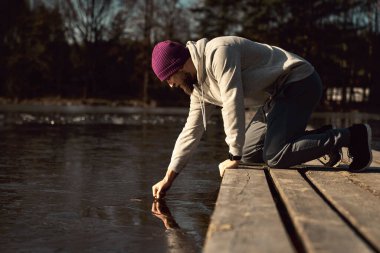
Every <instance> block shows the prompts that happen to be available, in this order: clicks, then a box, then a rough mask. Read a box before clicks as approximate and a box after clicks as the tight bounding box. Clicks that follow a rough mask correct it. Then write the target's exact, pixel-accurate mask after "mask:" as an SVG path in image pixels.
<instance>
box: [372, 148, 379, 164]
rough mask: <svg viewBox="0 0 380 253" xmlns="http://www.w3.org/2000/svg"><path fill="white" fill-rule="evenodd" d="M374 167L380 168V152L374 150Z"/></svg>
mask: <svg viewBox="0 0 380 253" xmlns="http://www.w3.org/2000/svg"><path fill="white" fill-rule="evenodd" d="M372 166H376V167H380V151H377V150H373V149H372Z"/></svg>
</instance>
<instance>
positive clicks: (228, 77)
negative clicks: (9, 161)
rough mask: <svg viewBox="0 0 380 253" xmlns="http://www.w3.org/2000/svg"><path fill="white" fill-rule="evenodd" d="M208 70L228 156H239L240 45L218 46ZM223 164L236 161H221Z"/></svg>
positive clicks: (242, 125)
mask: <svg viewBox="0 0 380 253" xmlns="http://www.w3.org/2000/svg"><path fill="white" fill-rule="evenodd" d="M212 71H213V74H214V76H215V78H216V80H217V82H218V86H219V89H220V95H221V99H222V103H223V108H222V116H223V123H224V131H225V133H226V143H227V144H228V146H229V152H230V154H231V155H232V156H240V157H241V156H242V149H243V145H244V141H245V107H244V92H243V83H242V78H241V54H240V48H239V47H238V46H236V45H226V46H220V47H218V48H217V49H216V51H215V53H214V56H213V59H212ZM226 161H229V160H226ZM227 164H228V165H231V164H236V162H235V163H229V162H226V163H224V165H227ZM224 167H225V166H224ZM227 167H230V166H227Z"/></svg>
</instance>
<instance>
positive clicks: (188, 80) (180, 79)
mask: <svg viewBox="0 0 380 253" xmlns="http://www.w3.org/2000/svg"><path fill="white" fill-rule="evenodd" d="M167 82H168V84H169V86H170V87H178V88H181V89H182V90H183V91H184V92H185V93H186V94H187V95H189V96H191V93H193V90H194V86H193V85H194V84H196V83H197V79H196V78H195V77H193V76H192V75H191V74H190V73H188V72H185V71H183V70H178V71H177V72H176V73H174V74H173V75H172V76H170V77H169V79H168V80H167Z"/></svg>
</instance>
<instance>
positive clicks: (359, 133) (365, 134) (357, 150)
mask: <svg viewBox="0 0 380 253" xmlns="http://www.w3.org/2000/svg"><path fill="white" fill-rule="evenodd" d="M348 129H349V130H350V144H349V145H348V152H349V155H350V157H352V163H351V164H350V165H349V169H350V170H351V171H362V170H364V169H366V168H368V167H369V166H370V165H371V162H372V150H371V137H372V132H371V127H370V126H369V125H367V124H355V125H353V126H351V127H349V128H348Z"/></svg>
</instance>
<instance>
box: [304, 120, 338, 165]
mask: <svg viewBox="0 0 380 253" xmlns="http://www.w3.org/2000/svg"><path fill="white" fill-rule="evenodd" d="M333 128H334V126H333V125H324V126H322V127H321V128H317V129H314V130H311V131H306V134H320V133H324V132H326V131H327V130H331V129H333ZM341 160H342V149H336V150H334V151H332V152H331V153H329V154H326V155H325V156H323V157H321V158H318V161H319V162H320V163H322V164H323V166H326V167H336V166H338V165H339V164H340V161H341Z"/></svg>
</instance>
